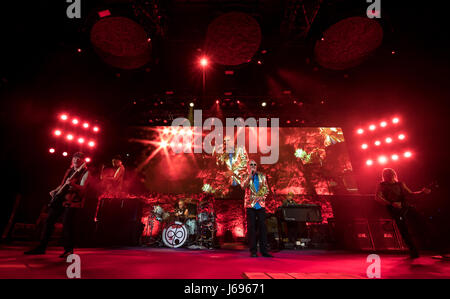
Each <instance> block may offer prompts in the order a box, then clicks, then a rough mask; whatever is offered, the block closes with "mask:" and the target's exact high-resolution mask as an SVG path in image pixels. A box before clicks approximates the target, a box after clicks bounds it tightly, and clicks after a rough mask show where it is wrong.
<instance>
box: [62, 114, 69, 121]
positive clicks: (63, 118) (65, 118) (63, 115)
mask: <svg viewBox="0 0 450 299" xmlns="http://www.w3.org/2000/svg"><path fill="white" fill-rule="evenodd" d="M68 118H69V117H68V116H67V114H61V116H60V119H61V120H67V119H68Z"/></svg>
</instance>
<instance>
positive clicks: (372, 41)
mask: <svg viewBox="0 0 450 299" xmlns="http://www.w3.org/2000/svg"><path fill="white" fill-rule="evenodd" d="M382 40H383V29H382V28H381V26H380V24H379V23H378V22H377V21H375V20H373V19H369V18H363V17H351V18H347V19H344V20H342V21H340V22H338V23H336V24H334V25H332V26H331V27H330V28H328V29H327V30H326V31H325V32H324V34H323V37H322V38H321V39H320V40H318V41H317V42H316V45H315V48H314V54H315V57H316V61H317V62H318V63H319V64H320V65H321V66H323V67H325V68H328V69H332V70H344V69H348V68H351V67H354V66H357V65H359V64H360V63H361V62H363V61H364V60H365V59H366V58H367V57H368V56H369V54H371V53H372V52H373V51H375V50H376V49H377V48H378V47H379V46H380V45H381V42H382Z"/></svg>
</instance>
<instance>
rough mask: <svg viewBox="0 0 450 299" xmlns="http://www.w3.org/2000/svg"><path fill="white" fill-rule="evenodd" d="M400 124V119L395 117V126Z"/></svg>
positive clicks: (393, 121)
mask: <svg viewBox="0 0 450 299" xmlns="http://www.w3.org/2000/svg"><path fill="white" fill-rule="evenodd" d="M399 122H400V119H399V118H398V117H394V118H393V119H392V123H393V124H398V123H399Z"/></svg>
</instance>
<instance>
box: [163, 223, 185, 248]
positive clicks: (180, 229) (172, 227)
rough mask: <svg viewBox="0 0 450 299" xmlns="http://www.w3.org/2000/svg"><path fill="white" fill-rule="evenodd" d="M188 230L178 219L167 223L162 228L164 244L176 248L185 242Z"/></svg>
mask: <svg viewBox="0 0 450 299" xmlns="http://www.w3.org/2000/svg"><path fill="white" fill-rule="evenodd" d="M187 237H188V232H187V229H186V226H185V225H184V224H183V223H181V222H178V221H175V222H173V223H171V224H169V225H168V226H167V227H165V228H164V230H163V233H162V239H163V243H164V245H166V246H167V247H170V248H178V247H181V246H183V245H184V244H185V243H186V240H187Z"/></svg>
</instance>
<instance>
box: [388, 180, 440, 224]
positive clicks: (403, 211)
mask: <svg viewBox="0 0 450 299" xmlns="http://www.w3.org/2000/svg"><path fill="white" fill-rule="evenodd" d="M437 188H439V185H438V184H437V182H432V183H431V184H429V185H427V186H426V187H424V188H422V190H423V191H424V194H429V193H430V192H432V190H434V189H437ZM415 208H416V205H415V204H414V203H411V200H409V199H407V200H403V201H402V204H401V207H396V206H394V205H393V204H391V205H389V206H388V209H389V210H390V211H391V213H393V214H395V215H398V216H400V217H401V218H405V216H406V215H407V214H408V212H409V211H410V210H411V209H415Z"/></svg>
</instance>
